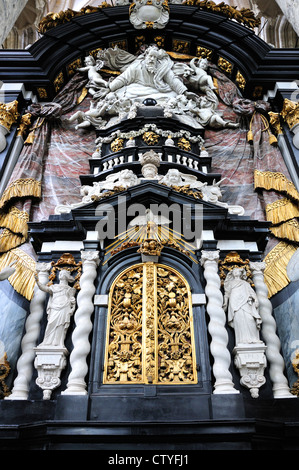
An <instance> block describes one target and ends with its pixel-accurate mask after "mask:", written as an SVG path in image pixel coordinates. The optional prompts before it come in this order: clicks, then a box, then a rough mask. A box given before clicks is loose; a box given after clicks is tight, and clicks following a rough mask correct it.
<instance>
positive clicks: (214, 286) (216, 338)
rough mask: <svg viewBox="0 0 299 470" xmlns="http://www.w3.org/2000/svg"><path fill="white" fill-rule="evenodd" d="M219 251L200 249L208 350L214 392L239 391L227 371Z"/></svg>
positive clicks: (227, 352)
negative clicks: (205, 304) (208, 334)
mask: <svg viewBox="0 0 299 470" xmlns="http://www.w3.org/2000/svg"><path fill="white" fill-rule="evenodd" d="M218 260H219V251H202V255H201V265H202V266H203V267H204V277H205V279H206V282H207V283H206V288H205V293H206V296H207V312H208V315H209V317H210V322H209V325H208V330H209V333H210V335H211V344H210V351H211V354H212V356H213V358H214V364H213V373H214V377H215V385H214V392H213V393H214V394H228V393H239V391H238V390H236V389H235V388H234V384H233V381H232V375H231V373H230V372H229V367H230V365H231V355H230V353H229V351H228V349H227V344H228V334H227V331H226V327H225V325H226V315H225V312H224V310H223V295H222V292H221V282H220V277H219V274H218Z"/></svg>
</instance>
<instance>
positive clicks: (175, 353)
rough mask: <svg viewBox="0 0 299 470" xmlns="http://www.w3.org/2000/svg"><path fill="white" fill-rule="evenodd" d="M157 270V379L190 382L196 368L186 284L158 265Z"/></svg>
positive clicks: (174, 274) (160, 380)
mask: <svg viewBox="0 0 299 470" xmlns="http://www.w3.org/2000/svg"><path fill="white" fill-rule="evenodd" d="M157 273H158V276H157V310H158V356H159V364H158V380H159V382H160V383H194V380H195V378H196V367H195V358H194V351H193V344H192V338H193V335H192V324H191V320H192V317H191V312H190V304H189V296H188V289H187V286H186V283H185V282H184V281H183V280H182V278H181V277H180V276H179V275H178V274H177V273H176V272H173V271H172V270H169V269H166V267H158V268H157Z"/></svg>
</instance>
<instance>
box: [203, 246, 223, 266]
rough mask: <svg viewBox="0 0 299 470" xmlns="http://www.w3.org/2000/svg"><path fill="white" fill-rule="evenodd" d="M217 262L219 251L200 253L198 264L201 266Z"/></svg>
mask: <svg viewBox="0 0 299 470" xmlns="http://www.w3.org/2000/svg"><path fill="white" fill-rule="evenodd" d="M218 260H219V250H214V251H205V250H204V251H202V252H201V259H200V263H201V265H202V266H204V265H205V263H206V262H207V261H213V262H217V261H218Z"/></svg>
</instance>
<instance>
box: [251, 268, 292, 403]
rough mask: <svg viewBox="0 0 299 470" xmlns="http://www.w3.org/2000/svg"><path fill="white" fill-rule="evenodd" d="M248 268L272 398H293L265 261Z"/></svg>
mask: <svg viewBox="0 0 299 470" xmlns="http://www.w3.org/2000/svg"><path fill="white" fill-rule="evenodd" d="M250 269H251V272H252V279H253V282H254V285H255V291H256V295H257V298H258V301H259V312H260V316H261V318H262V335H263V338H264V340H265V343H266V346H267V349H266V357H267V359H268V361H269V374H270V378H271V380H272V388H273V394H274V398H294V395H292V394H291V392H290V389H289V386H288V382H287V379H286V377H285V375H284V373H283V370H284V360H283V357H282V356H281V354H280V347H281V344H280V340H279V338H278V336H277V334H276V322H275V319H274V317H273V315H272V304H271V302H270V300H269V298H268V288H267V286H266V284H265V281H264V269H265V263H263V262H252V263H250ZM295 398H296V397H295Z"/></svg>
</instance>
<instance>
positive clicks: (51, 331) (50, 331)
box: [35, 269, 76, 347]
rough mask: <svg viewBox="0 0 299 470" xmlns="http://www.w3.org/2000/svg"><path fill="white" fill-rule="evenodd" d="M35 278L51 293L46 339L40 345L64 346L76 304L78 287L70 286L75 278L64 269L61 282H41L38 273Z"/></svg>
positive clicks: (39, 285)
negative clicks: (50, 283) (49, 284)
mask: <svg viewBox="0 0 299 470" xmlns="http://www.w3.org/2000/svg"><path fill="white" fill-rule="evenodd" d="M35 279H36V283H37V285H38V287H39V288H40V289H41V290H42V291H44V292H46V293H48V294H49V295H50V297H49V302H48V305H47V315H48V323H47V327H46V331H45V336H44V339H43V341H42V343H40V345H39V346H60V347H64V338H65V335H66V332H67V329H68V327H69V323H70V318H71V316H72V314H73V313H74V310H75V306H76V299H75V293H76V289H75V288H74V287H70V286H69V282H74V278H73V277H72V275H71V274H70V273H69V272H68V271H67V270H65V269H63V270H61V271H60V273H59V284H53V285H51V286H46V285H44V284H41V283H40V282H39V279H38V275H37V274H36V277H35Z"/></svg>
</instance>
